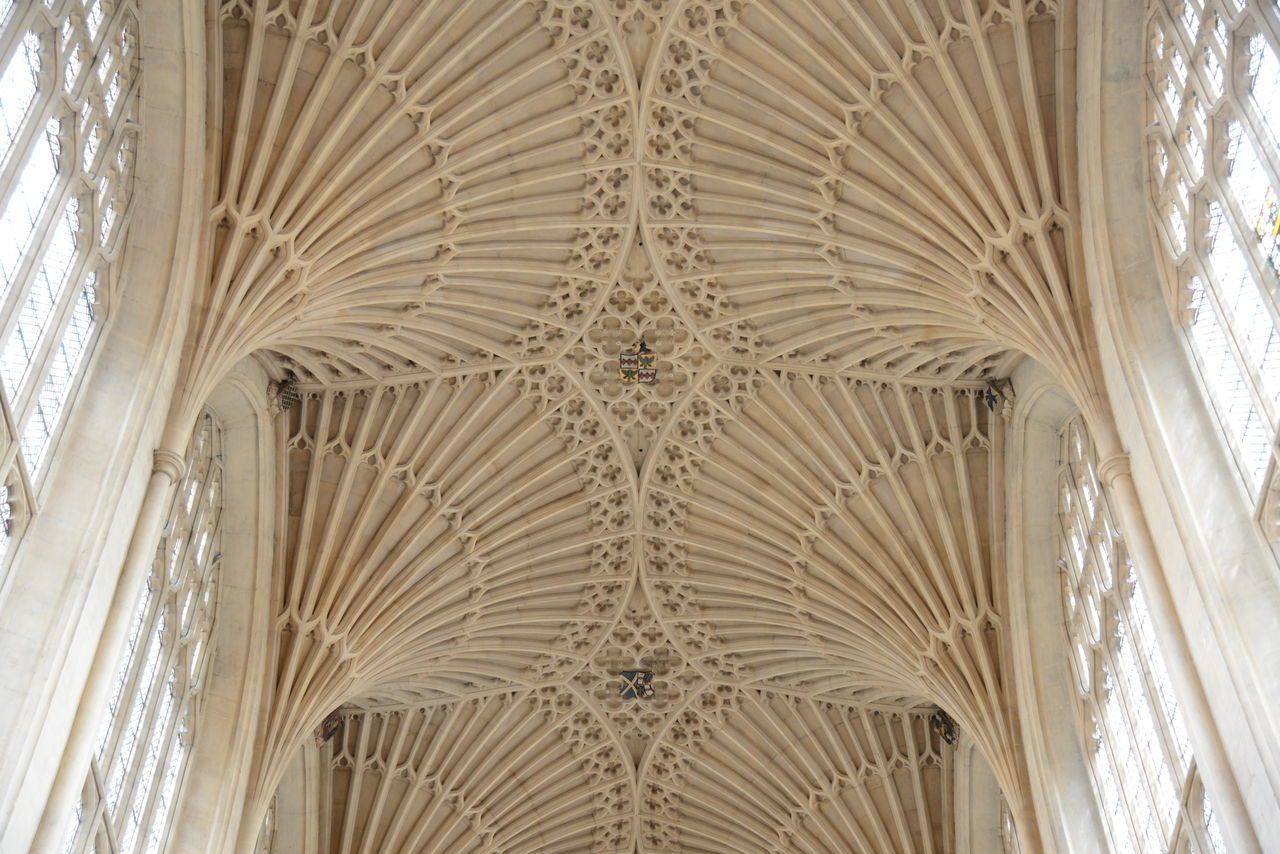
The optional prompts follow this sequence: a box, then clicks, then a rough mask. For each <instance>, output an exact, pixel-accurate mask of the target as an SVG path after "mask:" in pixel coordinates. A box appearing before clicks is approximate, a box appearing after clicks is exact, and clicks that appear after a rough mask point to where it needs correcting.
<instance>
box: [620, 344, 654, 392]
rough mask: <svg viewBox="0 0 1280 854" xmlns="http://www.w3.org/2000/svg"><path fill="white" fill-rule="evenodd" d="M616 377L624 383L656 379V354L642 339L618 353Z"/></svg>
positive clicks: (645, 381) (647, 381)
mask: <svg viewBox="0 0 1280 854" xmlns="http://www.w3.org/2000/svg"><path fill="white" fill-rule="evenodd" d="M618 378H619V379H620V380H622V381H623V382H624V383H628V384H634V383H651V382H655V381H656V380H657V379H658V354H657V353H655V352H653V351H652V350H650V349H649V348H648V347H647V346H645V343H644V342H643V341H637V342H636V344H635V346H634V347H632V348H631V349H630V350H623V351H622V352H621V353H619V354H618Z"/></svg>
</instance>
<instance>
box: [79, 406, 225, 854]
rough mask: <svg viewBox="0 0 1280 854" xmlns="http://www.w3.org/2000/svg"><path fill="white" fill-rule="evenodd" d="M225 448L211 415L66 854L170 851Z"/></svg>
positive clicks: (119, 674)
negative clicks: (168, 847) (170, 830)
mask: <svg viewBox="0 0 1280 854" xmlns="http://www.w3.org/2000/svg"><path fill="white" fill-rule="evenodd" d="M222 442H223V438H222V428H221V426H220V425H219V424H218V422H217V421H216V420H215V419H214V417H213V415H212V414H211V413H209V412H206V413H204V414H203V415H202V416H201V418H200V421H199V424H198V425H197V427H196V431H195V434H194V436H193V438H192V441H191V445H190V448H189V450H188V452H187V457H186V463H185V468H184V472H185V473H184V476H183V478H182V479H181V481H179V483H178V488H177V491H176V493H175V495H174V497H173V501H172V504H171V505H170V511H169V514H168V517H167V521H166V523H165V526H164V529H163V533H162V534H161V538H160V542H159V543H158V544H157V547H156V556H155V559H154V561H153V563H152V568H151V572H150V574H149V576H148V578H147V582H146V585H145V586H144V589H143V590H142V591H141V592H140V594H139V597H138V602H137V605H136V606H135V611H134V616H133V620H132V622H131V625H130V628H129V632H128V635H127V637H126V641H125V647H124V650H123V651H122V654H121V660H120V663H119V665H118V668H117V671H116V677H115V680H114V683H113V685H112V688H111V690H110V693H109V699H108V703H107V708H106V709H105V710H104V711H105V714H104V717H103V720H102V723H101V725H100V729H99V734H98V738H97V741H96V742H95V746H94V752H93V756H92V758H91V760H90V767H89V773H88V775H87V779H86V781H85V784H84V789H83V791H82V794H81V799H80V803H79V804H78V805H77V807H76V810H75V813H74V815H73V817H72V821H71V826H70V827H69V828H68V831H67V835H66V839H65V843H64V847H63V851H64V852H65V854H78V852H87V851H93V852H95V854H135V853H136V852H145V854H158V852H161V851H164V850H165V842H166V839H167V837H168V833H169V828H170V826H171V823H172V820H173V816H174V812H175V809H174V808H175V805H176V803H177V799H178V796H179V794H180V787H181V784H182V779H183V774H184V772H185V769H186V760H187V759H188V758H189V757H190V755H191V747H192V740H193V736H194V733H195V732H196V731H197V729H198V719H199V716H200V708H201V705H202V689H203V687H204V684H205V675H206V670H207V667H208V662H209V660H210V658H211V657H212V655H213V652H214V650H213V643H212V640H213V637H214V634H213V631H214V624H215V620H216V616H217V606H218V598H219V576H220V569H221V543H220V533H221V520H222V511H223V482H224V474H223V460H222V456H223V455H222Z"/></svg>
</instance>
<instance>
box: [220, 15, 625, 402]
mask: <svg viewBox="0 0 1280 854" xmlns="http://www.w3.org/2000/svg"><path fill="white" fill-rule="evenodd" d="M212 32H213V37H214V48H213V49H214V54H215V56H214V58H215V63H216V66H215V72H214V73H213V74H212V75H211V77H212V79H214V80H215V81H217V82H216V84H215V88H214V96H215V97H214V99H213V104H214V108H215V115H214V116H213V117H212V118H211V125H212V127H213V128H214V129H215V139H214V144H215V148H216V151H217V158H216V162H215V174H214V177H215V184H216V191H215V205H214V207H213V210H212V211H211V222H210V226H211V228H212V231H213V233H212V238H213V240H212V247H213V251H212V257H211V259H210V269H209V271H208V276H209V287H210V292H209V296H208V305H209V309H210V311H209V313H208V315H207V317H206V321H205V327H204V329H203V332H202V334H203V336H204V347H203V349H204V350H205V351H207V354H206V355H205V356H204V360H205V364H202V365H201V367H202V368H204V369H205V370H206V371H208V372H211V373H216V372H217V371H218V370H219V366H225V365H228V364H231V363H232V362H234V360H235V359H236V358H238V357H240V356H243V355H245V354H247V353H249V352H251V351H253V350H261V349H267V350H273V351H275V352H276V353H278V354H283V356H284V357H285V363H286V364H287V366H288V367H290V368H292V369H293V370H294V371H295V373H296V374H297V375H298V376H299V377H300V378H301V379H303V380H318V381H330V380H334V379H340V378H348V377H373V378H385V377H388V376H392V375H396V374H402V373H405V372H410V373H422V374H431V373H439V372H443V371H448V370H451V369H456V368H457V367H458V366H459V365H467V364H471V365H474V364H488V363H490V362H493V361H495V360H496V361H498V362H503V361H506V362H518V361H522V360H528V359H536V358H546V357H548V356H551V355H554V354H555V353H557V352H559V351H561V350H562V349H563V348H564V347H566V346H568V344H569V342H570V341H572V340H573V339H575V338H576V337H577V335H578V333H579V332H580V331H581V330H580V324H581V322H582V320H583V318H585V317H586V316H587V314H588V312H585V311H583V304H584V303H585V304H586V305H587V306H588V307H589V306H591V305H594V304H595V302H596V301H597V300H598V298H600V297H601V296H602V294H603V290H604V287H605V286H606V285H607V284H608V283H609V282H610V281H612V275H613V273H614V270H615V267H616V263H617V259H618V255H619V252H620V250H621V248H622V246H623V236H624V234H625V232H626V230H627V228H628V225H629V223H630V221H631V219H632V214H631V197H632V184H633V171H634V170H633V166H632V165H631V163H632V161H633V158H632V156H631V155H632V145H633V138H634V132H633V130H632V125H633V116H632V112H633V108H632V107H631V100H632V95H631V92H630V89H629V83H628V77H627V75H626V74H625V73H624V65H625V62H626V60H625V57H623V56H622V55H621V54H620V53H619V50H618V48H617V46H616V44H615V42H614V39H613V37H612V35H611V29H610V19H609V17H608V16H607V15H603V14H600V13H598V12H597V11H596V9H595V7H594V5H593V4H592V3H591V2H562V0H546V2H541V0H540V2H504V0H479V2H477V0H443V2H433V3H425V2H424V3H416V2H415V3H403V2H398V0H319V2H315V3H295V2H282V0H224V2H222V3H221V4H219V5H218V7H217V13H216V21H215V26H213V27H212Z"/></svg>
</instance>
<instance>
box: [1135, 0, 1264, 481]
mask: <svg viewBox="0 0 1280 854" xmlns="http://www.w3.org/2000/svg"><path fill="white" fill-rule="evenodd" d="M1149 27H1150V30H1149V40H1148V75H1149V76H1148V82H1149V92H1150V96H1149V97H1148V99H1147V100H1148V104H1149V109H1150V111H1151V123H1150V137H1149V145H1150V164H1151V166H1150V168H1151V178H1152V181H1151V187H1152V204H1153V211H1154V214H1155V220H1156V222H1157V230H1158V231H1159V233H1160V234H1161V236H1162V243H1163V246H1164V250H1165V252H1166V255H1167V257H1168V259H1169V261H1170V262H1171V269H1172V270H1173V275H1172V276H1171V279H1172V281H1171V282H1170V289H1169V296H1170V300H1171V305H1172V308H1173V310H1174V312H1175V314H1176V316H1177V318H1178V320H1179V322H1180V323H1181V324H1182V325H1183V326H1184V328H1185V329H1186V331H1187V335H1188V339H1189V341H1190V343H1191V350H1192V352H1193V353H1194V356H1195V360H1196V362H1197V364H1198V367H1199V368H1200V373H1201V376H1202V378H1203V380H1204V386H1205V388H1206V390H1207V392H1208V396H1209V398H1210V400H1211V402H1212V404H1213V408H1214V410H1215V411H1216V412H1217V414H1218V417H1219V420H1220V422H1221V424H1222V427H1223V430H1224V432H1225V434H1226V437H1227V444H1228V445H1229V447H1230V448H1231V451H1232V454H1233V455H1234V457H1235V460H1236V463H1237V465H1238V466H1239V469H1240V472H1241V476H1242V477H1243V479H1244V481H1245V483H1246V484H1247V486H1248V488H1249V489H1250V490H1251V491H1252V493H1253V495H1254V496H1255V497H1257V496H1258V494H1259V493H1260V492H1261V490H1262V486H1263V483H1264V481H1265V480H1266V478H1267V472H1268V468H1269V466H1271V465H1272V452H1271V447H1272V443H1273V441H1274V440H1275V437H1276V430H1277V427H1278V426H1280V408H1278V404H1280V398H1278V396H1280V330H1278V324H1280V196H1278V195H1277V194H1278V192H1280V60H1278V59H1277V57H1280V40H1278V38H1277V36H1278V35H1280V7H1278V6H1277V4H1276V3H1275V0H1154V2H1152V3H1151V15H1150V24H1149Z"/></svg>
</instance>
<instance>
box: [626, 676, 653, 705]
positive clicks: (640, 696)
mask: <svg viewBox="0 0 1280 854" xmlns="http://www.w3.org/2000/svg"><path fill="white" fill-rule="evenodd" d="M618 675H619V676H621V677H622V691H621V693H622V696H623V697H625V698H626V699H628V700H647V699H649V698H650V697H652V696H653V695H654V693H655V692H654V688H653V674H652V673H650V672H649V671H647V670H624V671H622V672H621V673H619V674H618Z"/></svg>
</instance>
